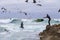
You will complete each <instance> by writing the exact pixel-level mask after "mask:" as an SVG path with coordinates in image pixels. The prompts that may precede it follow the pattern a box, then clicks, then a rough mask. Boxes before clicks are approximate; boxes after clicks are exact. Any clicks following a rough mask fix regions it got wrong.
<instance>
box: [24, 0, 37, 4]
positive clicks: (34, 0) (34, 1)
mask: <svg viewBox="0 0 60 40" xmlns="http://www.w3.org/2000/svg"><path fill="white" fill-rule="evenodd" d="M25 2H28V0H26V1H25ZM33 3H36V0H33Z"/></svg>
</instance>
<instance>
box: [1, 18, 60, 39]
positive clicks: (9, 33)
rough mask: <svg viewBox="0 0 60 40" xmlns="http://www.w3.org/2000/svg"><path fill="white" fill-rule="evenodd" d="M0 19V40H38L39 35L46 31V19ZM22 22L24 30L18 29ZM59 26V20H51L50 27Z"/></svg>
mask: <svg viewBox="0 0 60 40" xmlns="http://www.w3.org/2000/svg"><path fill="white" fill-rule="evenodd" d="M34 20H35V19H15V18H10V19H0V40H39V35H38V34H39V33H40V32H42V31H43V30H45V29H46V25H48V23H47V21H48V19H44V21H43V22H35V21H34ZM21 21H23V24H24V29H22V28H20V26H21V25H20V24H21ZM53 24H60V19H52V20H51V25H53Z"/></svg>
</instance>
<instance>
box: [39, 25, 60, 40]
mask: <svg viewBox="0 0 60 40" xmlns="http://www.w3.org/2000/svg"><path fill="white" fill-rule="evenodd" d="M39 35H40V40H60V24H58V25H56V24H55V25H52V26H49V25H47V26H46V29H45V30H44V31H43V32H40V33H39Z"/></svg>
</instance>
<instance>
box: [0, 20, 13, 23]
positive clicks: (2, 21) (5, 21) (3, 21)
mask: <svg viewBox="0 0 60 40" xmlns="http://www.w3.org/2000/svg"><path fill="white" fill-rule="evenodd" d="M12 20H13V19H0V23H10V22H11V21H12Z"/></svg>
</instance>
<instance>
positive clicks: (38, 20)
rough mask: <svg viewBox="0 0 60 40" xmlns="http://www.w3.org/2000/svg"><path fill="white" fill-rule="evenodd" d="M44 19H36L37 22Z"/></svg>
mask: <svg viewBox="0 0 60 40" xmlns="http://www.w3.org/2000/svg"><path fill="white" fill-rule="evenodd" d="M42 21H44V19H36V20H35V22H42Z"/></svg>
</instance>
